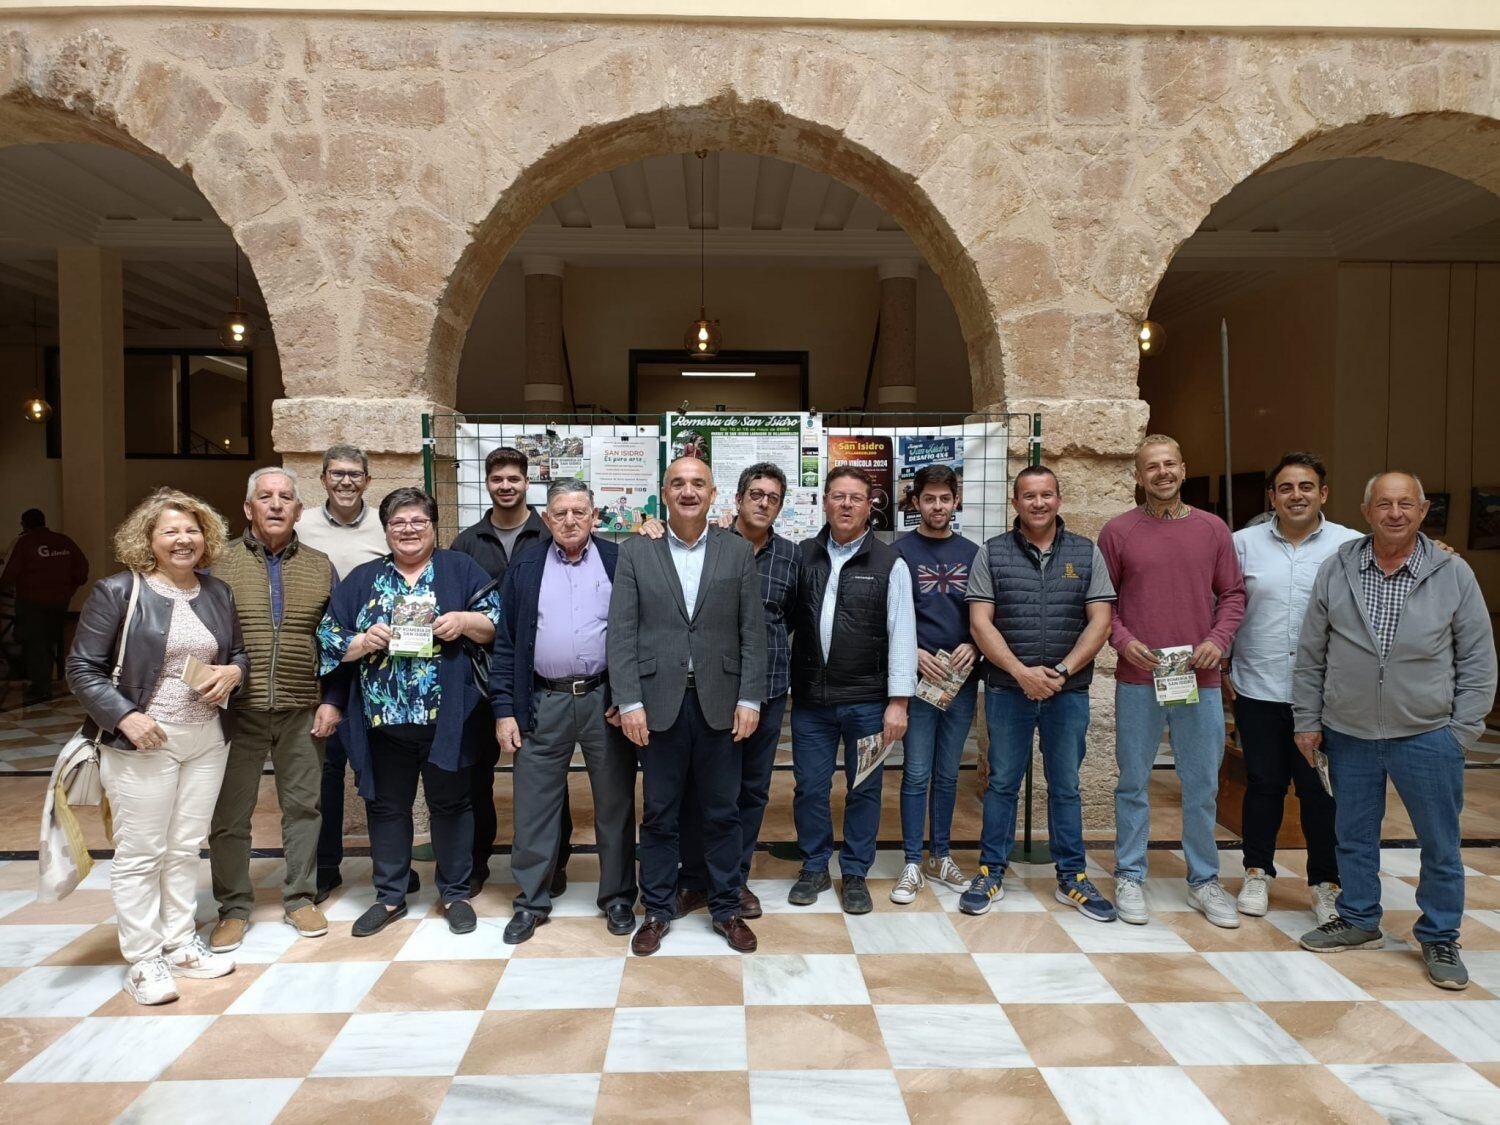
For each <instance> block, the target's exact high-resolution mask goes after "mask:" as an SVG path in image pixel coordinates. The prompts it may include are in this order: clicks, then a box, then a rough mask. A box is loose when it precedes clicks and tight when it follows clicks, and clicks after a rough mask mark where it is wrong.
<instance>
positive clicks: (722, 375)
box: [682, 371, 755, 379]
mask: <svg viewBox="0 0 1500 1125" xmlns="http://www.w3.org/2000/svg"><path fill="white" fill-rule="evenodd" d="M682 377H683V378H684V379H754V378H755V372H754V371H684V372H682Z"/></svg>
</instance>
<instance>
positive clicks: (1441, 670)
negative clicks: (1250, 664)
mask: <svg viewBox="0 0 1500 1125" xmlns="http://www.w3.org/2000/svg"><path fill="white" fill-rule="evenodd" d="M1423 539H1424V546H1425V547H1426V548H1427V553H1426V560H1427V561H1426V563H1425V564H1424V565H1423V567H1422V573H1421V574H1419V575H1418V576H1417V581H1416V585H1415V586H1414V587H1413V588H1412V591H1411V593H1410V594H1409V595H1408V596H1407V599H1406V605H1405V606H1404V607H1403V609H1402V611H1401V620H1400V623H1399V624H1398V625H1397V627H1396V639H1395V641H1394V642H1392V644H1391V651H1390V652H1389V653H1388V654H1387V655H1386V657H1385V659H1384V660H1382V659H1381V657H1380V646H1379V644H1378V643H1377V641H1376V639H1375V631H1374V629H1372V628H1371V626H1370V621H1369V616H1368V614H1367V613H1366V611H1365V605H1364V597H1363V594H1362V593H1361V592H1360V577H1359V553H1360V550H1361V549H1362V548H1363V547H1364V545H1365V543H1366V542H1368V540H1369V537H1368V536H1365V537H1363V538H1360V539H1354V540H1350V541H1349V542H1348V543H1345V544H1344V545H1343V546H1342V547H1340V548H1339V550H1338V553H1337V554H1335V555H1333V556H1331V557H1330V558H1328V559H1327V560H1326V561H1324V563H1323V565H1322V566H1321V567H1320V568H1319V570H1318V577H1317V578H1316V580H1315V581H1314V582H1313V589H1312V596H1311V597H1310V598H1309V599H1308V603H1307V615H1306V616H1305V617H1304V618H1303V621H1302V637H1301V641H1300V643H1299V644H1298V646H1297V665H1296V668H1295V669H1294V671H1293V673H1292V714H1293V718H1294V722H1295V729H1296V730H1297V731H1298V732H1299V733H1300V732H1304V731H1317V730H1321V729H1322V728H1323V727H1331V728H1332V729H1334V730H1336V731H1338V732H1340V733H1341V734H1347V735H1352V736H1353V737H1355V738H1364V739H1370V740H1377V739H1387V738H1409V737H1411V736H1412V735H1418V734H1426V733H1428V732H1429V731H1434V730H1439V729H1441V728H1442V727H1448V728H1450V729H1451V730H1452V731H1453V734H1454V736H1455V737H1456V738H1457V739H1458V742H1459V745H1460V746H1464V747H1468V746H1470V745H1472V744H1473V743H1474V742H1476V741H1477V740H1478V739H1479V736H1480V735H1481V734H1483V733H1484V718H1485V716H1486V715H1487V714H1489V711H1490V707H1491V706H1492V705H1493V703H1494V700H1495V637H1494V634H1493V632H1492V631H1491V629H1490V614H1489V610H1488V609H1487V608H1486V607H1485V604H1484V597H1483V595H1482V594H1480V592H1479V583H1478V581H1477V580H1476V579H1475V577H1474V572H1473V570H1471V569H1470V568H1469V564H1468V563H1466V562H1464V561H1463V559H1461V558H1459V557H1458V556H1457V555H1450V554H1448V553H1447V552H1445V551H1443V550H1441V549H1440V548H1438V547H1436V546H1435V545H1434V544H1433V543H1432V541H1431V540H1430V539H1426V537H1425V536H1424V537H1423Z"/></svg>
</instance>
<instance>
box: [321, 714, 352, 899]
mask: <svg viewBox="0 0 1500 1125" xmlns="http://www.w3.org/2000/svg"><path fill="white" fill-rule="evenodd" d="M348 765H349V755H347V754H346V753H344V743H343V740H342V739H340V738H339V736H338V733H337V732H334V734H333V735H332V737H330V738H329V739H328V741H327V743H325V744H324V747H323V796H322V799H321V800H320V801H319V802H318V804H319V806H320V807H321V808H322V810H323V822H322V824H320V825H319V826H318V871H319V872H326V873H328V874H333V873H336V872H337V871H338V869H339V864H340V863H342V862H343V861H344V771H345V769H346V768H347V767H348Z"/></svg>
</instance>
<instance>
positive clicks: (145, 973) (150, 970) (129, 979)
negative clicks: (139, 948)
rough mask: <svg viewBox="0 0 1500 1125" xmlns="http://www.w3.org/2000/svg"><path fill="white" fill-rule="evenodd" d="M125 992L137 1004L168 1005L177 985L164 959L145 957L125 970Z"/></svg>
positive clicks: (173, 997)
mask: <svg viewBox="0 0 1500 1125" xmlns="http://www.w3.org/2000/svg"><path fill="white" fill-rule="evenodd" d="M125 991H126V992H128V993H130V998H131V999H132V1000H134V1001H135V1002H136V1003H137V1004H170V1003H171V1002H172V1001H173V1000H176V999H177V985H176V983H175V982H173V980H172V970H171V969H169V968H167V959H166V958H165V957H147V958H146V959H145V960H144V961H137V962H136V963H135V964H134V965H131V966H130V968H128V969H126V970H125Z"/></svg>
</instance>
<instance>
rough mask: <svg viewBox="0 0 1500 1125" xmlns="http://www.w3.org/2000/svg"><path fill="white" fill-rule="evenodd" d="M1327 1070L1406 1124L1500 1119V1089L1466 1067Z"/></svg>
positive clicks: (1462, 1124) (1476, 1123)
mask: <svg viewBox="0 0 1500 1125" xmlns="http://www.w3.org/2000/svg"><path fill="white" fill-rule="evenodd" d="M1457 1006H1459V1005H1455V1007H1457ZM1328 1069H1329V1070H1331V1071H1333V1073H1334V1074H1336V1075H1338V1076H1339V1077H1340V1078H1342V1079H1343V1080H1344V1081H1345V1082H1347V1083H1348V1084H1349V1086H1350V1087H1351V1088H1352V1089H1353V1090H1354V1092H1355V1093H1356V1094H1358V1095H1359V1096H1360V1097H1361V1098H1363V1099H1364V1100H1365V1102H1367V1103H1368V1104H1369V1105H1370V1107H1371V1108H1372V1109H1374V1110H1375V1112H1376V1113H1379V1114H1380V1115H1381V1116H1382V1117H1385V1118H1386V1119H1387V1120H1389V1121H1395V1122H1401V1123H1403V1125H1494V1123H1495V1122H1496V1121H1500V1088H1496V1087H1495V1086H1492V1085H1491V1084H1490V1083H1489V1082H1486V1081H1485V1079H1484V1077H1483V1076H1482V1075H1480V1074H1479V1072H1478V1071H1475V1070H1471V1069H1470V1068H1469V1067H1467V1066H1464V1065H1463V1064H1462V1063H1426V1064H1418V1063H1413V1064H1410V1065H1401V1064H1392V1063H1379V1064H1375V1065H1371V1066H1348V1065H1336V1066H1330V1067H1329V1068H1328Z"/></svg>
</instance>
